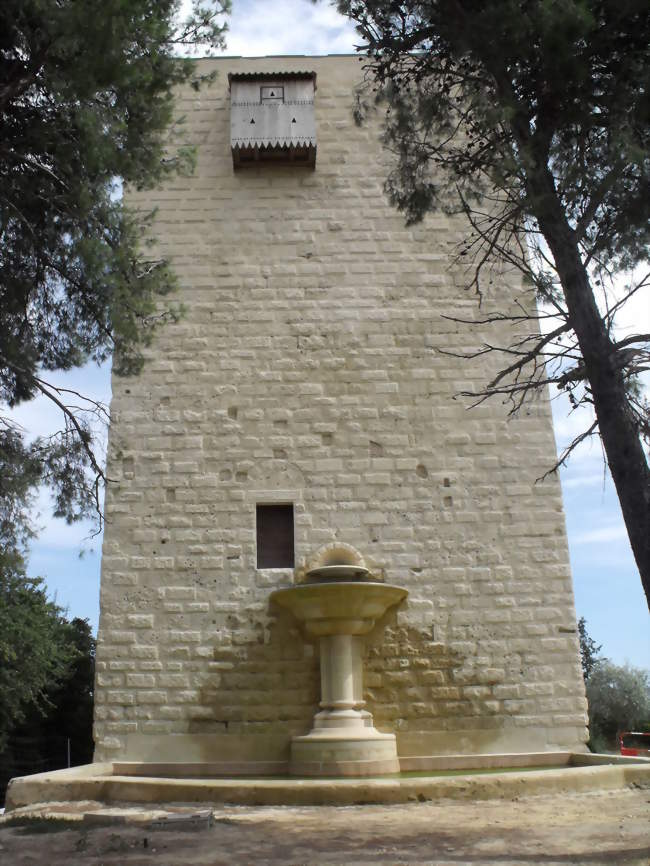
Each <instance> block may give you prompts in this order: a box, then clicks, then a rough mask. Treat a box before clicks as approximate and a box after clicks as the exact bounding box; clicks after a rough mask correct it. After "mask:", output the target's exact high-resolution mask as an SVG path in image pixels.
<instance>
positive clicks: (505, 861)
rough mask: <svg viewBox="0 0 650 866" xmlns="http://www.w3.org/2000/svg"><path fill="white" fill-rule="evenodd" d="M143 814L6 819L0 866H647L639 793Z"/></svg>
mask: <svg viewBox="0 0 650 866" xmlns="http://www.w3.org/2000/svg"><path fill="white" fill-rule="evenodd" d="M56 808H57V810H58V811H59V812H60V811H61V809H62V807H60V806H57V807H56ZM147 808H148V809H149V811H147V812H145V811H144V810H138V809H134V808H133V807H128V808H126V809H124V810H115V809H111V810H106V809H101V807H99V804H92V803H86V804H83V807H82V808H81V810H80V809H79V808H77V809H74V808H73V807H67V812H68V817H69V818H75V819H76V820H74V821H70V820H68V821H66V822H60V821H47V822H46V821H41V822H36V823H32V824H30V825H28V826H23V827H20V826H17V825H15V824H14V825H12V824H11V821H12V820H14V821H15V820H16V818H15V817H14V818H13V819H12V818H11V816H7V818H5V819H4V820H5V821H9V823H3V824H2V823H0V864H2V866H43V864H46V866H71V864H72V866H153V864H156V866H199V864H200V866H226V864H228V866H231V864H243V866H247V864H269V866H320V864H323V866H324V864H328V866H330V864H337V866H339V864H340V866H372V864H382V866H385V864H395V866H397V864H409V866H416V864H420V866H424V864H427V866H432V864H436V866H438V864H440V866H447V864H449V866H451V864H454V866H458V864H462V866H517V864H522V866H536V864H539V866H565V864H580V866H592V864H593V866H609V864H616V866H617V864H626V866H650V790H649V789H632V790H623V791H608V792H596V793H589V794H579V795H578V794H576V795H571V796H562V797H557V796H556V797H552V796H538V797H530V798H526V799H523V798H522V799H520V800H516V801H506V802H504V801H496V800H489V801H483V802H480V803H462V802H456V801H444V802H438V803H417V804H412V805H407V806H351V807H323V806H321V807H309V808H305V807H303V808H289V807H282V808H280V807H265V808H249V807H220V808H218V809H214V810H209V807H197V806H187V807H183V806H178V807H175V808H174V809H168V810H167V811H166V813H160V812H158V813H156V812H153V811H151V809H150V807H147ZM52 809H53V807H50V810H49V811H52ZM21 811H23V810H21ZM82 813H85V815H86V818H85V820H83V821H80V820H79V818H80V815H81V814H82ZM192 814H195V815H198V816H197V817H196V818H195V819H191V817H190V816H192ZM88 815H90V818H88V817H87V816H88ZM210 815H211V816H212V817H210ZM161 818H162V820H160V819H161ZM116 819H117V821H119V822H120V823H115V820H116ZM109 820H110V821H113V823H107V822H108V821H109Z"/></svg>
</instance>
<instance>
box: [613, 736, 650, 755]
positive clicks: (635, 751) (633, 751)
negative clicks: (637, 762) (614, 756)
mask: <svg viewBox="0 0 650 866" xmlns="http://www.w3.org/2000/svg"><path fill="white" fill-rule="evenodd" d="M618 742H619V744H620V746H621V755H631V756H633V757H638V758H650V733H645V734H642V733H640V732H639V731H624V732H623V733H622V734H619V737H618Z"/></svg>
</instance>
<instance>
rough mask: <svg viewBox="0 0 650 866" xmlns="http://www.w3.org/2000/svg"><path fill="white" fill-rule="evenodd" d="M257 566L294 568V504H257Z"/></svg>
mask: <svg viewBox="0 0 650 866" xmlns="http://www.w3.org/2000/svg"><path fill="white" fill-rule="evenodd" d="M256 517H257V567H258V568H293V567H294V561H295V560H294V551H293V504H292V503H289V504H286V505H258V506H257V515H256Z"/></svg>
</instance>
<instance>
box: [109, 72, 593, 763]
mask: <svg viewBox="0 0 650 866" xmlns="http://www.w3.org/2000/svg"><path fill="white" fill-rule="evenodd" d="M204 64H205V65H206V66H207V67H210V68H212V66H214V67H215V68H216V69H217V70H218V78H217V80H216V82H215V83H214V84H213V85H212V86H211V87H210V88H209V89H204V90H202V91H201V92H200V93H195V92H194V91H192V90H191V89H190V88H188V89H187V90H185V91H183V92H181V93H180V94H179V98H178V110H179V114H180V115H183V116H184V117H185V118H186V120H185V124H184V127H183V129H184V132H185V134H186V135H187V137H188V139H189V140H190V142H191V143H194V144H196V145H197V147H198V166H197V170H196V172H195V174H194V175H193V176H191V177H183V178H175V179H174V180H172V181H170V182H169V183H168V184H166V185H165V186H164V187H163V188H161V189H159V190H156V191H155V192H147V193H139V194H136V193H131V194H130V195H129V199H130V201H131V203H133V204H136V205H137V206H139V207H143V208H150V207H153V206H155V207H156V208H157V209H158V210H157V217H156V233H157V237H158V241H159V244H160V250H161V252H162V253H163V254H165V255H168V256H169V257H170V258H171V259H172V260H173V263H174V265H175V268H176V271H177V273H178V276H179V281H180V292H179V296H178V300H179V302H181V303H182V304H183V306H184V308H185V314H184V317H183V318H182V319H181V320H180V321H179V322H178V323H176V324H168V325H166V326H165V327H163V328H162V329H161V330H160V331H159V332H158V334H157V336H156V339H155V341H154V344H153V346H152V347H151V349H150V351H149V353H148V355H149V357H148V361H147V364H146V366H145V368H144V371H143V373H142V374H141V375H140V376H139V377H137V378H132V379H118V378H114V379H113V402H112V410H111V431H110V443H109V459H108V475H109V477H110V478H113V479H116V483H115V484H113V485H111V486H110V487H109V490H108V493H107V500H106V509H107V519H108V522H107V526H106V533H105V540H104V550H103V561H102V589H101V618H100V628H99V645H98V650H97V684H96V685H97V688H96V724H95V737H96V760H112V759H128V760H156V761H165V760H181V761H199V760H211V761H220V760H239V761H258V760H284V759H286V757H287V755H288V747H289V740H290V737H291V736H292V735H293V734H301V733H305V732H306V731H307V730H308V729H309V727H310V724H311V719H312V716H313V713H314V711H315V709H316V703H317V701H318V694H319V681H318V652H317V649H316V650H315V648H314V647H313V646H312V645H310V644H308V643H307V644H306V643H305V642H304V640H303V637H302V636H301V634H300V632H299V630H298V627H297V625H296V623H295V622H293V621H292V619H291V616H290V614H288V613H285V612H282V611H281V610H279V609H274V608H272V607H271V606H270V604H269V595H270V593H271V592H272V591H273V590H274V589H276V588H278V587H281V586H288V585H290V584H291V583H292V582H293V581H294V580H296V579H300V575H301V574H302V573H303V571H304V569H305V567H306V565H307V564H308V563H309V561H310V558H312V557H313V556H314V555H315V554H316V552H317V551H318V550H319V549H320V548H322V547H323V546H324V545H329V544H332V543H333V542H337V543H343V544H348V545H352V546H353V547H355V548H356V549H357V550H359V551H360V552H361V554H362V555H363V557H364V558H365V561H366V563H367V564H368V565H369V566H370V567H371V569H372V570H373V572H374V573H375V574H376V575H378V576H379V578H380V579H385V580H386V581H388V582H390V583H394V584H399V585H401V586H404V587H406V588H407V589H408V591H409V597H408V600H407V601H406V602H405V603H404V604H403V605H402V606H401V607H400V608H399V609H397V610H392V611H389V613H388V614H387V616H386V617H385V619H384V620H383V621H382V622H381V623H379V624H378V625H377V627H376V629H375V631H374V633H373V635H372V636H371V638H370V640H369V641H368V642H367V643H368V647H367V650H366V652H367V659H366V677H365V690H366V700H367V703H368V708H369V709H370V710H371V712H372V713H373V715H374V719H375V724H376V726H377V728H378V729H380V730H387V731H394V732H395V733H396V734H397V737H398V749H399V751H400V753H401V754H409V755H431V754H437V753H457V752H466V753H475V752H497V751H502V752H503V751H535V750H549V749H556V748H559V749H567V748H570V749H576V748H577V749H580V748H584V745H583V744H584V741H585V739H586V729H585V708H586V703H585V698H584V686H583V683H582V677H581V670H580V663H579V656H578V644H577V637H576V622H575V611H574V606H573V593H572V585H571V577H570V571H569V564H568V552H567V542H566V534H565V525H564V515H563V510H562V500H561V494H560V488H559V483H558V481H557V479H556V478H554V477H550V478H547V479H546V480H545V481H544V482H543V483H542V482H540V483H536V479H538V478H539V477H540V476H542V475H543V474H544V472H545V471H546V470H547V469H549V467H550V466H552V464H553V461H554V458H555V443H554V438H553V431H552V427H551V417H550V409H549V405H548V401H546V400H544V401H540V402H537V403H535V404H533V405H531V406H529V407H528V408H527V409H525V411H522V412H521V413H520V414H519V416H518V417H516V418H514V419H508V418H507V417H506V415H507V407H504V406H503V405H501V404H500V403H498V402H493V403H485V404H483V405H481V406H480V407H478V408H475V409H472V410H469V409H468V408H467V405H466V403H463V401H462V400H459V399H454V395H456V394H458V392H460V391H462V390H465V389H468V388H469V389H471V388H476V387H478V386H479V385H480V383H482V382H485V381H486V380H487V379H488V378H489V377H490V376H491V375H493V373H494V372H495V371H496V369H497V367H496V366H495V365H496V363H497V361H496V359H495V358H492V357H491V356H490V355H488V356H485V357H483V358H482V359H480V362H468V361H464V360H461V359H459V358H456V357H453V356H451V355H449V354H445V352H454V351H456V352H462V351H467V350H468V349H471V348H475V347H477V346H478V345H479V344H480V343H481V342H482V341H483V340H484V339H487V338H488V332H487V331H485V330H481V327H480V326H475V327H469V326H465V325H461V324H458V323H457V322H453V321H450V320H449V319H448V318H444V316H445V315H449V314H455V315H458V316H461V317H463V318H467V319H472V318H479V317H480V316H482V315H483V314H484V313H485V310H486V309H503V308H504V307H507V306H508V305H509V304H511V303H512V302H513V299H514V297H515V296H516V295H521V294H522V290H521V288H520V287H519V286H518V285H517V284H516V283H513V281H512V280H511V279H510V280H508V279H505V278H504V280H503V282H502V283H501V284H499V286H498V287H496V288H495V289H494V290H493V293H492V295H491V296H490V297H489V298H488V299H487V300H486V305H487V306H484V307H483V309H482V310H479V308H478V304H477V299H476V296H475V295H474V294H473V293H472V292H470V291H468V290H467V289H466V288H465V274H464V273H463V272H462V270H461V269H460V267H459V266H458V265H456V264H455V252H456V251H457V246H458V244H459V242H460V241H461V239H462V238H463V236H464V234H465V232H466V226H465V225H464V224H463V223H462V221H461V220H460V219H450V218H448V217H446V216H444V215H434V216H431V217H430V218H428V219H427V220H426V221H425V222H424V223H423V224H422V225H420V226H416V227H408V228H407V227H405V225H404V220H403V217H402V216H400V215H399V214H398V213H397V212H396V211H395V210H393V209H392V208H391V207H390V206H389V204H388V203H387V200H386V198H385V195H384V194H383V191H382V187H383V182H384V178H385V176H386V166H387V156H386V155H384V153H383V152H382V148H381V144H380V142H379V134H380V128H379V123H380V118H379V115H378V116H377V117H374V118H373V117H371V118H370V119H369V120H368V122H367V123H366V124H364V125H362V126H356V125H355V123H354V120H353V116H352V109H353V105H354V95H353V88H354V85H355V83H356V82H357V81H358V80H359V79H360V76H361V64H360V63H359V61H358V59H356V58H353V57H319V58H305V57H281V58H261V59H252V60H247V59H220V60H214V61H204ZM292 70H295V71H305V70H306V71H315V72H316V73H317V90H316V94H315V119H316V129H317V140H318V153H317V159H316V167H315V170H312V169H310V168H308V167H304V166H302V167H301V166H295V167H292V166H280V165H260V166H258V167H247V168H245V169H241V170H240V171H237V172H235V171H234V170H233V164H232V157H231V153H230V126H229V113H230V112H229V106H230V101H229V93H228V73H229V72H235V73H237V72H263V71H266V72H290V71H292ZM526 303H531V299H530V298H527V299H526ZM490 305H493V306H490ZM489 337H490V338H491V339H492V340H494V339H496V338H495V335H494V333H493V332H489ZM504 339H505V336H504ZM441 350H442V351H441ZM259 503H293V505H294V515H295V553H296V571H295V572H294V570H293V569H257V568H256V528H255V509H256V505H257V504H259Z"/></svg>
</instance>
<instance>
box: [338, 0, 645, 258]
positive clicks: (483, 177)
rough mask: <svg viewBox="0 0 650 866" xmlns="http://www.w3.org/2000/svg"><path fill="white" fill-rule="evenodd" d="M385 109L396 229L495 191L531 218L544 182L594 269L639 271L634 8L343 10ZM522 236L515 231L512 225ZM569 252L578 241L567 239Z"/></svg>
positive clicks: (638, 74)
mask: <svg viewBox="0 0 650 866" xmlns="http://www.w3.org/2000/svg"><path fill="white" fill-rule="evenodd" d="M338 5H339V9H340V10H341V11H342V12H343V13H344V14H347V15H349V16H350V17H351V18H352V19H353V20H354V21H355V22H356V23H357V26H358V29H359V32H360V33H361V35H362V36H363V37H364V38H365V40H366V45H367V48H368V51H369V54H370V60H371V63H370V66H371V70H372V72H373V74H374V79H375V82H376V84H377V86H378V87H380V88H383V89H384V90H385V93H386V95H387V96H388V98H389V100H390V104H391V114H390V116H389V119H388V125H387V129H386V135H387V140H388V142H389V144H390V145H391V146H392V147H393V148H394V149H395V150H396V151H397V153H398V155H399V161H398V165H397V167H396V170H395V172H394V173H393V174H392V175H391V176H390V177H389V180H388V190H389V192H390V194H391V196H392V198H393V200H394V202H395V203H396V204H397V205H398V206H399V207H400V208H401V209H402V210H404V212H405V213H406V215H407V218H408V219H409V221H415V220H419V219H421V218H422V216H423V214H424V213H425V212H427V211H428V210H430V209H432V208H435V207H440V206H443V207H444V206H445V204H446V198H445V194H446V193H449V194H451V196H452V198H453V199H455V201H456V204H457V206H459V204H460V203H459V202H458V196H457V193H458V192H460V193H461V195H462V196H463V197H465V198H473V199H474V200H477V199H479V200H480V199H481V198H483V196H484V195H486V194H488V195H489V194H490V192H491V191H492V190H494V188H497V189H501V190H504V192H506V193H507V200H508V202H509V206H510V208H514V209H515V210H516V212H513V213H512V214H511V216H512V219H513V220H515V221H516V220H519V221H523V220H524V219H525V218H526V217H528V218H530V217H531V216H532V217H534V216H535V214H536V212H537V210H538V205H539V201H538V196H540V195H544V194H545V193H543V192H542V191H540V190H537V189H536V188H535V184H531V182H530V181H531V178H533V177H534V175H535V173H536V172H537V171H538V170H539V169H540V168H541V167H542V166H544V167H546V166H548V167H549V168H550V169H551V172H552V176H553V180H554V183H555V188H556V192H557V194H558V197H559V199H560V201H561V204H562V208H563V211H564V213H565V214H566V216H567V217H568V219H569V221H570V222H571V224H572V225H573V226H574V227H575V228H576V229H577V230H578V232H579V234H580V235H581V236H584V241H585V243H586V244H588V245H589V247H590V249H591V253H592V256H597V257H598V259H599V261H600V262H601V263H605V262H607V263H609V264H611V265H615V266H617V267H626V268H627V267H629V266H630V264H633V263H635V262H638V261H639V260H643V258H644V257H645V255H646V253H647V249H648V241H649V239H650V228H649V222H648V217H649V215H650V204H649V202H648V196H647V184H648V170H649V162H648V143H649V130H648V116H649V110H650V103H649V99H650V97H649V96H648V94H649V93H650V87H649V85H650V67H649V65H648V46H649V44H650V40H649V36H650V13H649V12H648V5H647V3H645V2H643V0H624V2H622V3H621V2H618V0H563V2H559V0H551V2H548V0H533V2H529V0H526V2H522V0H492V2H490V3H484V2H482V0H461V2H456V0H435V2H432V3H427V4H422V3H418V2H413V0H407V2H397V3H395V2H392V0H384V2H382V0H374V2H365V3H363V2H358V0H343V2H339V4H338ZM520 225H521V226H522V227H523V222H520ZM579 239H580V238H579Z"/></svg>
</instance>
